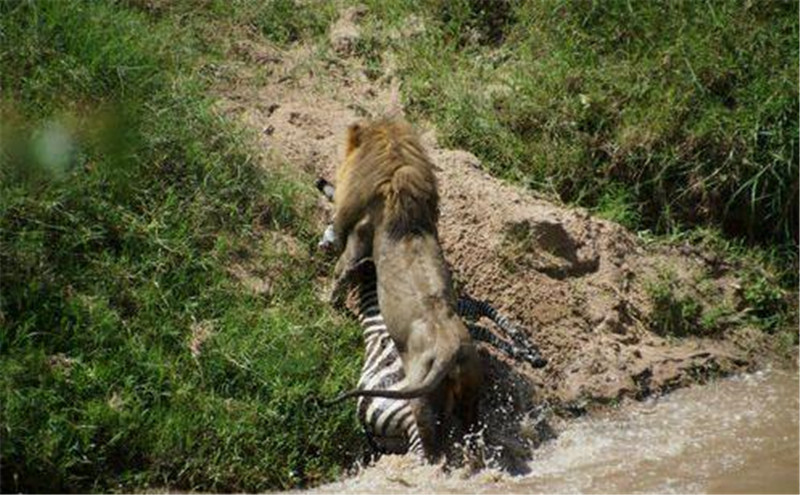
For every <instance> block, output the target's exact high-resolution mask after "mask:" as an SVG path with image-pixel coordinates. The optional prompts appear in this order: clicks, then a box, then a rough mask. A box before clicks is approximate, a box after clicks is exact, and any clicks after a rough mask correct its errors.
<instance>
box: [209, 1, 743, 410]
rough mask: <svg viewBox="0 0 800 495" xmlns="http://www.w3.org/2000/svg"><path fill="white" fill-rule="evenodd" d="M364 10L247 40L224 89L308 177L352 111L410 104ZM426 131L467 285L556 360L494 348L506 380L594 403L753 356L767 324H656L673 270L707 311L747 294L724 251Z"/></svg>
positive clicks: (324, 162) (273, 148) (270, 145)
mask: <svg viewBox="0 0 800 495" xmlns="http://www.w3.org/2000/svg"><path fill="white" fill-rule="evenodd" d="M360 13H361V11H358V10H353V11H347V13H346V15H345V16H343V18H342V21H341V22H340V23H337V24H336V25H335V26H334V28H333V30H332V34H331V40H330V41H329V42H330V43H331V44H332V45H333V49H331V48H328V47H316V48H315V47H308V46H301V47H298V48H295V49H292V50H291V51H288V52H281V51H279V50H276V49H273V48H269V47H263V46H259V47H257V48H256V47H253V46H247V45H243V46H241V47H240V51H242V52H243V53H245V55H246V56H247V55H250V54H251V56H250V57H249V59H250V60H251V61H252V63H251V64H250V65H251V67H250V68H249V69H247V70H249V71H250V72H251V76H252V77H244V78H242V79H239V80H237V81H235V82H233V83H231V85H230V86H229V87H227V88H223V89H222V91H221V94H222V95H223V102H222V103H221V105H222V107H223V109H224V110H225V111H227V112H235V113H238V114H240V115H241V117H242V118H243V119H244V121H245V122H246V123H247V124H248V125H250V126H252V127H254V128H256V129H258V130H259V132H260V136H261V141H262V142H261V144H262V146H263V148H264V149H265V150H269V151H270V152H274V153H277V154H278V155H279V156H281V157H282V158H283V159H285V161H287V162H288V163H289V164H291V165H292V166H293V167H296V168H297V169H299V170H301V171H303V172H304V173H305V174H307V177H306V178H305V180H308V181H309V183H311V180H312V179H313V177H315V176H317V175H321V176H325V177H328V178H332V177H333V170H334V168H335V166H336V163H338V161H339V160H340V159H341V157H342V155H343V145H344V132H345V130H346V128H347V126H348V125H349V124H350V123H352V122H353V121H355V120H357V119H358V118H361V117H364V116H371V115H380V114H384V113H391V112H402V109H400V108H399V106H398V104H397V102H398V101H399V98H398V92H397V90H398V86H397V82H396V80H395V78H394V77H393V76H392V74H391V72H390V71H388V70H387V72H386V73H385V74H383V75H382V76H380V77H378V78H377V79H370V78H369V77H368V76H367V72H366V70H365V67H364V66H363V64H362V62H361V61H360V60H359V59H358V58H356V57H354V56H353V55H352V52H353V50H352V45H353V43H355V42H356V41H357V39H358V32H357V29H356V22H357V19H358V16H359V15H360ZM257 81H260V82H258V83H257ZM423 140H424V142H425V143H426V146H427V149H428V150H429V153H430V155H431V157H432V159H433V161H434V162H435V163H436V165H437V166H438V167H439V168H440V170H439V172H438V178H439V181H440V192H441V196H442V199H441V212H442V215H441V221H440V225H439V229H440V235H441V240H442V244H443V246H444V250H445V254H446V257H447V259H448V261H449V262H450V263H451V265H452V267H453V271H454V273H455V277H456V279H457V281H458V283H459V285H460V288H461V289H462V290H464V291H466V292H467V293H469V294H471V295H472V296H473V297H477V298H483V299H487V300H489V301H491V302H492V303H494V304H495V305H496V306H497V307H498V308H501V309H502V310H503V311H505V312H506V313H507V314H509V315H512V316H513V317H514V319H515V320H516V321H517V322H519V323H520V324H522V326H524V327H525V329H526V331H527V332H528V333H529V335H530V336H531V338H532V339H533V340H534V341H535V342H536V343H537V344H538V345H539V346H540V347H541V350H542V352H543V354H544V355H545V356H546V357H547V358H548V359H549V361H550V363H549V365H548V366H547V367H546V368H544V369H541V370H533V369H531V368H528V367H527V366H526V365H520V364H518V363H511V362H509V361H506V360H504V359H503V358H500V357H494V358H493V359H494V360H495V361H494V363H495V364H494V365H492V368H491V373H493V374H494V375H496V376H494V379H495V380H496V381H508V380H509V379H510V374H513V375H514V376H516V377H524V378H525V380H522V381H521V382H519V383H518V385H519V386H517V385H515V387H516V388H514V390H515V391H516V392H514V393H517V394H522V395H525V394H528V398H527V399H528V400H523V401H522V403H521V405H520V407H521V408H524V407H530V405H531V404H532V399H534V398H535V399H536V401H541V400H543V399H544V400H547V401H549V402H550V403H553V404H557V405H560V406H563V407H565V408H578V409H581V408H583V407H584V406H585V405H587V404H588V403H590V402H591V401H593V400H594V401H597V400H599V401H608V400H612V399H617V398H619V397H621V396H631V397H641V396H644V395H647V394H650V393H652V392H659V391H662V390H665V389H668V388H670V387H674V386H679V385H683V384H686V383H689V382H694V381H697V380H698V379H700V378H703V377H705V376H708V375H709V374H716V373H726V372H729V371H733V370H736V369H739V368H740V367H743V366H746V365H747V364H748V362H749V360H750V358H749V356H748V354H747V352H746V351H745V349H746V348H747V346H748V345H752V344H753V340H754V339H755V338H756V337H755V336H754V335H755V332H753V333H752V335H751V334H748V333H747V331H745V330H741V331H737V332H727V333H726V332H725V331H724V329H723V330H722V331H719V332H716V333H715V334H714V337H713V338H694V337H685V338H675V337H668V336H660V335H658V334H656V333H655V332H654V331H653V330H652V322H653V321H654V319H655V316H654V306H653V302H652V287H653V286H654V284H657V283H658V281H659V280H662V279H664V277H665V276H666V275H665V274H668V275H669V278H670V280H671V281H672V282H670V283H672V284H673V285H674V286H675V287H678V288H681V289H680V290H683V291H684V292H685V296H686V297H689V298H690V299H692V300H693V301H694V302H695V303H696V306H697V307H698V308H700V309H699V310H698V311H702V310H705V309H706V308H708V307H711V306H718V305H722V304H728V305H732V306H735V304H736V300H735V299H736V291H735V287H736V279H735V277H734V276H733V275H732V274H731V273H730V270H729V268H728V267H726V266H725V265H724V263H723V264H720V263H718V262H717V261H715V260H710V261H709V258H708V257H704V256H703V255H702V253H698V252H695V250H693V249H692V248H688V247H686V248H683V249H676V248H665V247H658V246H650V245H646V244H645V243H644V242H643V241H641V240H640V239H638V238H637V237H636V236H635V235H633V234H631V233H630V232H628V231H626V230H625V229H624V228H622V227H621V226H619V225H617V224H614V223H612V222H608V221H604V220H601V219H598V218H595V217H592V216H591V215H589V214H588V213H587V212H586V211H583V210H581V209H576V208H568V207H564V206H562V205H558V204H554V203H553V202H548V201H547V200H545V199H543V198H541V197H539V196H537V195H535V194H533V193H531V192H530V191H526V190H524V189H522V188H520V187H517V186H513V185H509V184H506V183H504V182H502V181H500V180H498V179H495V178H493V177H491V176H490V175H488V174H487V173H485V172H484V171H482V169H481V164H480V161H479V160H478V159H477V158H476V157H475V156H474V155H472V154H470V153H468V152H465V151H459V150H448V149H443V148H441V147H439V145H438V144H437V142H436V137H435V132H434V131H433V130H431V129H427V130H425V129H423ZM320 204H321V205H324V202H322V201H320ZM326 208H327V205H326V206H321V211H320V232H322V225H323V224H324V222H325V221H326V220H327V215H328V213H327V211H325V209H326ZM701 285H702V287H703V290H700V289H699V288H698V287H699V286H701ZM498 363H501V364H498ZM489 402H491V401H489ZM518 412H519V411H518Z"/></svg>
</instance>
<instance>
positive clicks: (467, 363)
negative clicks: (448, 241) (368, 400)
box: [334, 120, 482, 452]
mask: <svg viewBox="0 0 800 495" xmlns="http://www.w3.org/2000/svg"><path fill="white" fill-rule="evenodd" d="M336 188H337V190H336V195H335V213H334V231H335V235H336V237H337V238H338V239H340V240H346V244H347V246H346V248H345V250H344V253H343V254H342V257H341V258H340V259H339V262H338V263H337V268H336V273H335V275H336V276H337V278H338V277H342V276H344V275H345V274H346V272H347V270H348V269H349V267H352V266H354V265H355V264H356V263H357V262H358V261H359V260H360V259H362V258H363V257H365V256H367V255H369V253H372V256H373V259H374V260H375V266H376V269H377V279H378V300H379V304H380V308H381V313H382V314H383V317H384V318H385V320H386V325H387V329H388V331H389V334H390V335H391V337H392V340H393V341H394V342H395V345H396V346H397V349H398V351H399V353H400V356H401V358H402V361H403V368H404V370H405V374H406V378H407V383H408V386H407V388H406V389H404V390H400V391H386V390H380V391H375V390H357V391H354V392H352V393H351V394H350V395H362V396H363V395H367V396H381V397H395V398H413V397H421V398H422V399H423V400H420V401H416V402H418V403H419V404H420V407H421V408H422V409H424V411H422V410H420V411H416V416H417V418H418V423H419V427H420V434H421V437H422V440H423V443H424V444H426V445H425V447H426V448H425V450H426V451H427V452H431V451H435V450H436V446H438V445H440V443H441V442H440V441H441V438H440V437H439V436H440V434H441V432H442V429H441V428H437V426H436V425H437V424H438V423H440V422H441V421H442V420H448V421H449V420H450V419H451V416H453V415H455V416H456V417H457V419H459V420H460V422H461V423H462V424H463V425H464V426H466V427H469V426H471V425H472V424H474V422H475V421H476V417H477V415H476V412H477V397H478V394H479V388H480V385H481V381H482V373H481V369H480V363H479V360H478V356H477V352H476V350H475V347H474V344H473V342H472V339H471V338H470V335H469V332H468V330H467V328H466V326H465V325H464V323H463V322H462V321H461V319H460V318H459V317H458V316H457V314H456V308H455V305H456V298H455V294H454V292H453V287H452V281H451V277H450V272H449V269H448V267H447V265H446V263H445V260H444V256H443V254H442V250H441V247H440V245H439V240H438V233H437V229H436V222H437V219H438V192H437V188H436V178H435V175H434V167H433V164H432V163H431V162H430V160H429V159H428V157H427V155H426V154H425V152H424V150H423V149H422V146H421V144H420V142H419V140H418V138H417V136H416V135H415V133H414V132H413V130H412V129H411V127H410V126H409V125H408V124H407V123H405V122H402V121H397V120H380V121H376V122H373V123H369V124H366V125H364V126H353V127H351V128H350V135H349V139H348V154H347V158H346V160H345V163H344V164H343V165H342V166H341V167H340V169H339V171H338V173H337V185H336Z"/></svg>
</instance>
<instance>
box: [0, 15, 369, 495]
mask: <svg viewBox="0 0 800 495" xmlns="http://www.w3.org/2000/svg"><path fill="white" fill-rule="evenodd" d="M153 5H162V10H158V9H156V10H154V8H155V7H154V8H150V7H149V6H150V3H148V2H130V4H126V3H100V2H66V3H65V2H55V1H52V2H47V1H45V2H3V3H0V88H2V93H1V94H2V100H0V108H1V109H2V115H3V117H2V134H0V139H1V140H0V143H2V148H1V149H0V151H1V152H2V155H0V156H1V157H2V158H1V160H2V161H1V162H0V167H1V168H0V174H2V175H0V268H1V269H2V274H1V278H0V282H1V283H2V286H1V287H2V290H0V326H1V327H2V332H1V333H0V403H2V406H1V407H0V436H2V439H1V440H0V454H1V455H2V458H1V459H0V464H2V480H1V482H2V486H3V491H51V492H52V491H121V490H122V491H131V490H134V489H136V490H138V489H142V488H146V487H165V486H167V487H171V488H174V489H182V490H205V491H262V490H267V489H274V488H279V487H290V486H302V485H305V484H308V483H313V482H318V481H320V480H325V479H330V478H331V477H332V476H334V475H335V474H336V473H338V472H339V471H340V470H341V466H344V465H347V463H348V462H349V461H350V460H352V459H354V458H356V457H357V456H359V455H360V454H361V452H362V450H363V448H364V444H363V439H362V435H361V433H360V431H359V429H358V426H357V423H356V420H355V418H354V415H353V411H352V409H351V408H345V407H342V408H336V409H332V410H319V409H316V408H314V406H313V404H314V402H313V400H309V399H310V398H314V397H320V396H332V395H334V394H335V393H336V392H338V391H340V390H342V389H344V388H348V387H350V386H352V385H353V384H354V383H355V381H356V377H357V373H358V367H359V364H360V363H359V356H360V352H359V348H360V339H359V336H358V330H357V328H356V326H355V325H354V324H353V323H351V322H349V321H347V320H344V319H342V318H341V317H339V316H337V315H336V314H334V313H332V312H331V311H330V310H329V309H328V308H327V306H326V305H325V304H323V303H321V302H320V301H318V299H317V297H316V291H317V290H318V283H317V282H316V280H317V278H318V276H319V275H320V274H321V273H323V271H324V270H326V267H327V265H325V264H324V263H322V262H320V261H318V260H315V259H314V258H312V257H310V255H309V254H308V253H310V252H311V249H312V248H313V246H314V245H315V241H316V236H317V233H316V232H313V231H312V229H311V227H310V225H311V223H310V221H309V219H310V218H311V205H312V200H313V198H314V195H315V194H316V193H315V192H314V191H313V190H312V188H311V187H306V186H305V185H297V184H295V183H293V182H290V181H289V180H288V179H286V178H284V177H283V176H282V174H281V173H280V172H279V170H280V164H272V166H271V170H272V171H271V172H270V173H265V172H264V171H262V170H261V169H260V168H259V166H258V164H257V163H255V161H254V159H253V157H252V156H251V154H250V145H249V144H248V143H249V142H250V141H249V138H248V136H247V135H244V134H242V133H241V132H239V131H237V130H236V126H235V125H233V124H232V123H231V122H227V121H225V120H224V119H222V118H221V117H219V116H218V115H216V114H215V113H214V112H213V111H212V110H211V103H212V102H211V101H209V100H208V99H207V98H206V97H205V96H204V92H205V90H206V89H207V88H208V85H209V81H207V80H206V78H205V76H204V75H203V74H204V73H205V71H204V67H205V66H206V64H208V63H209V62H213V61H214V60H216V58H218V57H219V56H220V55H221V54H224V53H225V50H226V49H227V48H226V46H224V45H218V44H214V43H216V42H215V41H214V40H213V39H210V38H203V36H202V33H203V32H211V31H215V32H217V33H225V32H231V30H234V29H242V28H246V27H247V26H249V25H250V24H249V23H250V22H251V21H252V23H253V25H256V26H258V27H259V28H260V29H261V30H262V31H264V32H263V33H262V34H263V35H264V36H267V37H268V38H271V39H273V40H276V41H281V42H290V41H292V40H294V39H298V38H300V37H305V36H316V35H317V34H318V32H319V31H320V29H321V28H320V27H319V26H320V24H319V23H318V22H317V21H313V22H312V23H311V24H307V21H308V19H309V17H306V14H307V13H308V12H309V8H306V7H303V8H299V7H298V8H294V7H293V4H292V3H291V2H275V3H271V4H267V5H264V6H259V7H256V6H255V4H253V3H250V2H243V3H240V4H234V5H229V4H227V3H226V2H209V3H208V5H205V6H204V9H203V10H200V9H192V8H191V6H190V3H181V2H175V3H171V4H164V3H160V2H153ZM311 10H314V9H311ZM188 13H191V15H189V14H188ZM237 16H238V17H237ZM287 16H288V17H287ZM312 17H313V16H312ZM253 19H255V21H253ZM278 19H280V22H279V21H278ZM319 22H323V21H319ZM276 25H280V27H281V29H282V30H281V31H277V30H276V31H271V30H270V29H271V28H270V26H272V27H274V26H276ZM309 26H311V27H309ZM203 30H205V31H203ZM226 30H227V31H226ZM198 33H200V34H198ZM279 238H286V239H291V240H292V241H291V242H294V243H295V244H296V245H297V246H298V247H299V249H297V251H299V253H300V254H293V255H291V256H290V255H289V254H288V253H287V252H286V250H285V249H284V250H282V249H281V248H280V245H279V244H278V243H275V242H274V239H279ZM298 256H299V258H298ZM234 263H239V264H243V265H246V266H251V267H254V269H255V270H256V271H257V273H259V274H262V275H263V276H264V277H266V278H267V279H268V282H269V284H268V285H269V287H271V290H269V291H267V292H265V293H254V292H252V291H249V290H247V289H246V288H244V286H243V285H242V284H241V283H240V282H238V281H237V280H236V278H235V277H233V276H232V275H231V274H230V270H229V268H230V267H231V266H232V265H233V264H234Z"/></svg>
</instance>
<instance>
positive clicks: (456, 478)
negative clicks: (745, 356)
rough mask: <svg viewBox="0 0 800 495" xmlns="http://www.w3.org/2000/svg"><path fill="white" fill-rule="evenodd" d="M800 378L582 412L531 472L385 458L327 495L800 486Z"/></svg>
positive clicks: (749, 379)
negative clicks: (471, 470) (449, 468)
mask: <svg viewBox="0 0 800 495" xmlns="http://www.w3.org/2000/svg"><path fill="white" fill-rule="evenodd" d="M799 409H800V404H799V403H798V377H797V373H796V372H787V371H764V372H758V373H755V374H751V375H743V376H739V377H734V378H729V379H725V380H720V381H717V382H714V383H711V384H708V385H703V386H696V387H692V388H687V389H682V390H678V391H676V392H674V393H672V394H670V395H668V396H666V397H663V398H661V399H658V400H653V401H650V402H641V403H634V404H629V405H626V406H625V407H622V408H621V409H620V410H616V411H611V412H608V413H605V414H602V415H596V416H592V417H586V418H582V419H579V420H576V421H573V422H571V423H569V424H568V426H567V427H566V428H565V430H564V431H562V432H561V433H560V434H559V436H558V438H557V439H555V440H553V441H551V442H549V443H547V444H545V445H543V446H542V447H541V448H540V449H538V450H537V451H535V452H534V454H533V459H532V460H531V461H530V462H529V467H530V469H531V471H530V472H529V473H528V474H526V475H524V476H517V477H514V476H511V475H508V474H506V473H503V472H500V471H495V470H489V469H487V470H483V471H480V472H478V473H477V474H474V475H467V474H466V473H464V472H459V471H456V472H449V473H445V472H443V471H442V469H441V468H439V467H437V466H419V465H417V464H416V462H415V461H414V460H413V459H411V458H410V457H398V456H387V457H384V458H382V459H381V460H380V461H379V462H378V463H377V464H375V465H372V466H370V467H368V468H366V469H363V470H362V471H361V472H359V473H358V474H357V475H355V476H353V477H351V478H348V479H345V480H343V481H340V482H337V483H333V484H330V485H326V486H322V487H319V488H317V489H316V490H314V491H315V492H320V493H365V492H369V493H376V492H377V493H430V492H437V493H578V492H579V493H653V492H656V493H747V492H749V493H798V472H799V470H798V410H799Z"/></svg>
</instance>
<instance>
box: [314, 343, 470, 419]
mask: <svg viewBox="0 0 800 495" xmlns="http://www.w3.org/2000/svg"><path fill="white" fill-rule="evenodd" d="M458 352H459V346H455V347H453V348H451V349H448V351H447V352H446V355H445V357H444V358H443V359H436V360H434V362H433V364H432V365H431V367H430V368H429V369H428V372H427V373H426V374H425V376H424V378H423V379H422V381H421V382H420V383H417V384H409V385H408V386H407V387H405V388H403V389H401V390H379V389H355V390H350V391H348V392H345V393H343V394H341V395H339V396H338V397H336V398H335V399H333V400H332V401H330V402H329V403H328V404H327V405H329V406H332V405H334V404H338V403H339V402H342V401H344V400H347V399H349V398H351V397H385V398H387V399H415V398H417V397H422V396H424V395H427V394H430V393H431V392H433V391H434V390H436V387H438V386H439V384H440V383H441V382H442V380H444V378H445V377H446V376H447V375H448V373H450V370H451V369H453V367H454V366H455V364H456V361H457V359H458Z"/></svg>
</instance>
